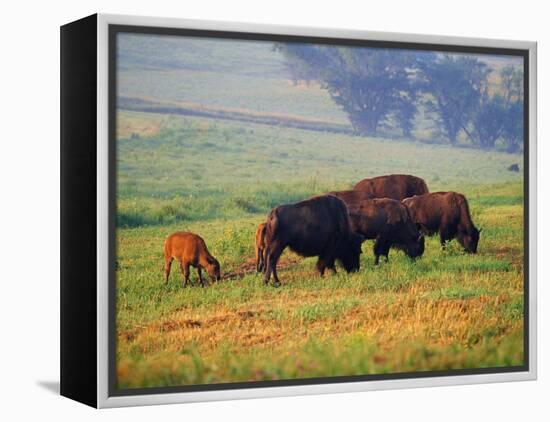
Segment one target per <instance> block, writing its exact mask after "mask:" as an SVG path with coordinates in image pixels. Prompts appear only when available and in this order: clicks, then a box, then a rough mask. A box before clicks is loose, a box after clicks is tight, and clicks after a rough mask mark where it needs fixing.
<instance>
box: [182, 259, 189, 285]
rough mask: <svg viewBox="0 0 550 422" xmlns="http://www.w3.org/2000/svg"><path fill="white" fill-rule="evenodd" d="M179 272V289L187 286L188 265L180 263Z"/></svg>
mask: <svg viewBox="0 0 550 422" xmlns="http://www.w3.org/2000/svg"><path fill="white" fill-rule="evenodd" d="M180 267H181V272H182V273H183V282H182V283H181V287H185V286H187V284H188V283H189V263H188V262H186V263H185V264H184V263H183V262H180Z"/></svg>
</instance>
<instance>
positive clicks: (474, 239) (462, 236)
mask: <svg viewBox="0 0 550 422" xmlns="http://www.w3.org/2000/svg"><path fill="white" fill-rule="evenodd" d="M480 233H481V229H479V230H478V229H476V228H475V227H472V228H471V229H470V230H467V231H466V232H461V233H459V234H458V240H459V242H460V244H461V245H462V246H463V247H464V250H465V251H466V252H468V253H477V244H478V243H479V234H480Z"/></svg>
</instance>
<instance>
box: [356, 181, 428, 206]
mask: <svg viewBox="0 0 550 422" xmlns="http://www.w3.org/2000/svg"><path fill="white" fill-rule="evenodd" d="M353 189H354V190H360V191H363V192H366V193H370V194H371V195H372V196H373V197H375V198H391V199H396V200H398V201H401V200H402V199H405V198H409V197H411V196H414V195H424V194H425V193H428V186H427V185H426V182H425V181H424V180H423V179H421V178H420V177H416V176H409V175H407V174H391V175H389V176H379V177H373V178H372V179H363V180H361V181H360V182H359V183H357V184H356V185H355V187H354V188H353Z"/></svg>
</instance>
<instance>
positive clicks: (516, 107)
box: [500, 66, 524, 152]
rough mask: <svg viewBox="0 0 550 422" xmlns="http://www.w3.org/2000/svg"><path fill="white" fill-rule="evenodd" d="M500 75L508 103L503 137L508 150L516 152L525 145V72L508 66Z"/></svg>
mask: <svg viewBox="0 0 550 422" xmlns="http://www.w3.org/2000/svg"><path fill="white" fill-rule="evenodd" d="M500 76H501V80H502V85H503V90H504V96H505V99H506V103H507V107H506V110H505V118H504V123H503V127H502V139H503V140H504V144H505V148H506V150H507V151H508V152H516V151H519V150H520V149H521V148H522V147H523V118H524V115H523V94H524V91H523V72H522V71H521V70H520V69H517V68H514V67H512V66H507V67H505V68H503V69H502V71H501V74H500Z"/></svg>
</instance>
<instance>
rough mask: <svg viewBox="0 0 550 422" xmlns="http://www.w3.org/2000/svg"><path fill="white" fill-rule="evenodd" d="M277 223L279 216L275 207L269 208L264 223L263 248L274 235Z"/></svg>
mask: <svg viewBox="0 0 550 422" xmlns="http://www.w3.org/2000/svg"><path fill="white" fill-rule="evenodd" d="M278 225H279V218H278V216H277V209H276V208H275V209H273V210H271V212H270V213H269V215H268V216H267V221H266V224H265V248H266V249H267V246H268V245H269V243H270V242H271V240H272V239H273V237H274V236H275V233H276V230H277V226H278Z"/></svg>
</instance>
